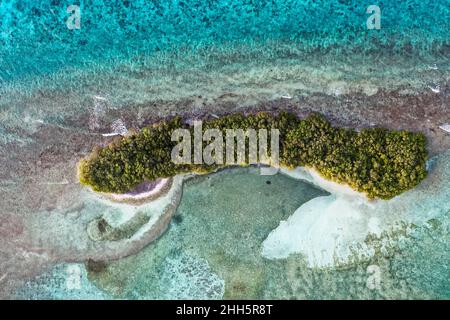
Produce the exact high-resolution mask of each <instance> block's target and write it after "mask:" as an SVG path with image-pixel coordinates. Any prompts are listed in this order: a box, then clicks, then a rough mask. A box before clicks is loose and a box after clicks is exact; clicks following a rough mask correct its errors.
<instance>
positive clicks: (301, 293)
mask: <svg viewBox="0 0 450 320" xmlns="http://www.w3.org/2000/svg"><path fill="white" fill-rule="evenodd" d="M268 181H269V182H270V184H269V183H268ZM324 194H325V193H324V192H322V191H320V190H318V189H316V188H314V187H312V186H311V185H309V184H307V183H304V182H301V181H297V180H293V179H290V178H287V177H285V176H281V175H276V176H272V177H264V176H260V175H259V174H258V172H257V171H255V170H252V169H250V170H248V169H234V170H227V171H224V172H221V173H219V174H214V175H210V176H205V177H200V178H197V179H195V180H191V181H189V182H188V183H186V185H185V187H184V195H183V200H182V203H181V204H180V206H179V208H178V211H177V215H176V217H175V218H174V219H173V221H172V223H171V225H170V228H169V230H168V231H167V232H166V234H164V235H163V236H162V237H161V238H160V239H159V240H157V241H156V242H154V243H152V244H150V245H148V246H147V247H146V248H145V249H143V250H142V251H141V252H139V253H138V254H136V255H134V256H130V257H128V258H125V259H121V260H118V261H114V262H110V263H108V264H107V265H106V266H104V268H103V269H102V270H100V271H98V270H97V271H95V272H94V271H86V269H85V266H84V265H82V264H79V265H59V266H56V267H55V268H54V269H53V270H52V271H51V272H49V273H47V274H44V275H42V276H40V277H38V278H37V279H36V280H34V281H32V282H29V283H28V284H27V285H26V286H25V287H24V288H22V290H21V291H20V292H19V293H18V297H20V298H27V299H42V298H47V299H80V298H82V299H105V298H108V299H111V298H115V299H221V298H226V299H240V298H241V299H242V298H246V299H252V298H253V299H282V298H283V299H449V298H450V282H449V275H450V269H449V263H448V262H449V261H448V248H449V245H450V237H449V231H450V229H449V228H450V225H449V224H448V221H449V217H450V216H449V215H450V212H448V213H447V214H446V215H444V216H442V217H440V218H439V219H436V220H433V221H431V222H430V223H428V224H426V225H425V226H422V227H420V228H417V229H416V230H414V231H413V232H412V233H411V235H410V236H409V237H408V238H405V239H403V240H401V241H400V242H399V243H398V246H396V248H395V249H393V250H392V252H390V253H387V254H383V255H376V256H375V257H374V258H372V259H370V260H368V261H364V262H361V263H358V264H351V265H349V266H346V267H333V268H325V269H315V268H308V267H307V266H306V264H305V261H304V260H303V258H302V257H301V256H298V255H293V256H290V257H289V258H288V259H282V260H267V259H265V258H263V257H262V256H261V243H262V241H263V240H264V239H265V238H266V237H267V235H268V234H269V232H270V231H271V230H272V229H273V228H275V227H276V226H277V225H278V223H279V221H280V220H282V219H286V218H287V217H288V216H289V215H290V214H291V213H292V212H293V211H294V210H295V209H296V208H297V207H298V206H299V205H301V204H302V203H304V202H306V201H308V200H309V199H312V198H314V197H316V196H321V195H324ZM74 268H78V269H79V270H80V271H78V272H79V279H80V280H79V284H80V285H79V287H77V288H70V287H69V288H68V283H69V284H70V281H71V277H73V273H74V272H73V269H74ZM374 274H375V276H376V277H379V278H377V279H378V280H377V281H375V282H374V285H371V283H372V282H371V279H372V278H373V277H374Z"/></svg>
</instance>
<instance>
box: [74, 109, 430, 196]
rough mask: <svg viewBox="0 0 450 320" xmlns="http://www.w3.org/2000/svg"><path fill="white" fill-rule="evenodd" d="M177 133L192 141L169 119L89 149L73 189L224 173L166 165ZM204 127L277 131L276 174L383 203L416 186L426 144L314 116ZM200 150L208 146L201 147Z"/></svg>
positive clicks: (111, 188)
mask: <svg viewBox="0 0 450 320" xmlns="http://www.w3.org/2000/svg"><path fill="white" fill-rule="evenodd" d="M180 128H183V129H187V130H189V132H190V133H191V135H190V137H191V139H192V141H194V140H193V139H194V129H193V126H192V125H189V124H187V123H184V122H183V121H182V119H181V118H179V117H176V118H173V119H170V120H166V121H163V122H160V123H156V124H154V125H152V126H149V127H146V128H143V129H142V130H140V131H138V132H133V133H131V134H129V135H127V136H126V137H119V138H116V139H115V140H114V141H113V142H112V143H111V144H109V145H108V146H106V147H104V148H95V149H94V150H93V152H92V153H91V154H90V155H89V156H87V157H86V158H85V159H82V160H81V161H80V163H79V178H80V181H81V183H82V184H84V185H88V186H90V187H92V188H93V190H95V191H99V192H109V193H110V192H114V193H124V192H127V191H129V190H131V189H133V188H134V187H136V186H137V185H139V184H140V183H142V182H143V181H145V180H154V179H157V178H161V177H170V176H174V175H176V174H179V173H187V172H205V173H207V172H212V171H214V170H217V169H218V168H220V167H224V166H225V165H224V164H194V163H183V164H177V163H174V162H173V161H172V158H171V153H172V150H173V148H174V147H175V146H177V145H178V144H179V142H180V141H172V133H173V132H174V130H176V129H180ZM211 128H215V129H219V130H220V131H221V132H223V133H224V136H225V131H226V129H243V130H247V129H255V130H259V129H268V131H269V135H270V129H278V130H279V160H280V165H281V166H282V167H288V168H294V167H297V166H306V167H310V168H314V169H315V170H317V171H318V172H319V173H320V174H321V175H323V176H324V177H325V178H327V179H329V180H333V181H336V182H339V183H345V184H348V185H349V186H351V187H352V188H353V189H355V190H357V191H360V192H363V193H365V194H367V196H368V197H369V198H380V199H390V198H392V197H394V196H396V195H399V194H401V193H402V192H404V191H406V190H408V189H411V188H413V187H414V186H416V185H417V184H418V183H419V182H420V181H421V180H423V179H424V178H425V176H426V174H427V172H426V160H427V151H426V139H425V137H424V135H423V134H420V133H413V132H408V131H393V130H386V129H381V128H369V129H362V130H360V131H356V130H353V129H346V128H337V127H334V126H332V125H331V124H330V122H328V121H327V120H326V119H325V118H324V117H323V116H322V115H320V114H317V113H313V114H311V115H310V116H308V117H307V118H305V119H299V118H298V117H297V116H296V115H294V114H291V113H286V112H283V113H280V114H279V115H272V114H269V113H258V114H253V115H248V116H245V115H243V114H231V115H227V116H223V117H221V118H218V119H215V118H214V119H205V120H204V121H203V126H202V130H203V132H204V131H205V130H207V129H211ZM246 139H247V143H248V137H247V138H246ZM203 145H204V146H207V145H208V142H206V141H203ZM223 152H224V153H225V150H224V151H223ZM269 154H270V150H269ZM224 156H225V155H224ZM248 160H249V158H248V156H247V157H246V158H245V161H244V162H240V163H239V165H243V166H245V165H248Z"/></svg>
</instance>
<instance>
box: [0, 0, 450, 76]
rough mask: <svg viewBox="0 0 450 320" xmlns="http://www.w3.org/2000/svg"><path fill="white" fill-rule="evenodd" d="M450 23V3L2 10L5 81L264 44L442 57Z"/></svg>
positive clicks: (314, 1) (342, 0) (99, 4)
mask: <svg viewBox="0 0 450 320" xmlns="http://www.w3.org/2000/svg"><path fill="white" fill-rule="evenodd" d="M70 4H76V5H79V6H80V13H81V16H80V18H81V20H80V29H73V30H70V29H69V28H68V27H67V25H66V21H67V19H68V18H69V16H70V13H67V12H66V9H67V6H68V5H70ZM369 5H378V6H379V7H380V9H381V29H380V30H368V29H367V27H366V20H367V18H368V17H369V16H370V14H367V13H366V9H367V7H368V6H369ZM449 21H450V1H449V0H435V1H423V0H407V1H403V0H402V1H400V0H398V1H392V0H391V1H386V0H385V1H380V0H379V1H374V0H362V1H361V0H327V1H320V0H271V1H257V0H164V1H162V0H133V1H131V0H124V1H122V0H85V1H75V0H42V1H33V0H1V1H0V81H9V80H15V79H20V78H21V77H23V76H33V75H43V74H47V73H50V72H54V71H57V70H60V69H61V68H64V67H67V66H71V67H74V66H75V67H82V66H83V65H86V64H88V63H94V64H95V63H113V62H112V61H113V60H115V59H122V58H127V59H128V58H135V59H139V57H141V56H145V55H148V54H151V53H154V52H157V51H165V50H168V51H177V50H178V51H177V52H181V54H182V51H179V50H180V48H185V49H186V50H195V49H199V48H204V47H208V46H215V47H217V46H219V47H220V46H223V47H227V48H230V47H231V48H233V46H235V45H236V44H239V43H240V44H242V43H244V44H248V45H249V46H254V45H255V43H264V42H266V41H283V42H288V43H291V44H292V46H295V47H299V48H301V50H305V51H313V50H322V51H329V50H333V51H336V52H337V53H340V52H346V53H348V52H355V51H358V52H361V51H373V50H383V51H389V52H391V51H392V52H397V53H400V54H417V55H424V54H433V53H436V54H441V55H442V54H446V53H448V50H449V47H448V46H449V44H450V28H449ZM276 55H277V53H276V52H274V56H276Z"/></svg>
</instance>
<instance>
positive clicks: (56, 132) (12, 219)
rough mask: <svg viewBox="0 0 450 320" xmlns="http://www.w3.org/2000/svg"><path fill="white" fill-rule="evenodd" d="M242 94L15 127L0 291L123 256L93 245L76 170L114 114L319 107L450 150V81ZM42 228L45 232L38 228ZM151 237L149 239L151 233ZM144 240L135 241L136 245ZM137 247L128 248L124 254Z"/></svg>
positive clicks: (1, 232) (6, 164)
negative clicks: (59, 266)
mask: <svg viewBox="0 0 450 320" xmlns="http://www.w3.org/2000/svg"><path fill="white" fill-rule="evenodd" d="M230 97H232V98H231V100H230ZM245 98H246V97H245V96H242V95H239V94H236V95H235V96H226V95H225V96H222V97H221V98H220V97H217V98H215V99H213V100H202V99H201V101H202V102H200V104H199V100H198V98H195V99H194V98H189V99H184V100H180V101H155V102H153V103H142V104H131V105H128V106H127V107H126V109H116V108H112V109H110V110H108V112H107V113H106V112H105V113H104V114H102V115H100V116H99V118H98V127H96V128H90V127H89V119H90V116H91V113H90V111H89V110H87V111H86V112H81V113H78V114H76V115H70V114H69V115H67V116H66V117H63V118H62V119H61V120H58V121H45V122H44V123H34V122H33V123H34V124H33V126H28V124H27V123H25V124H27V126H25V127H23V128H22V127H14V131H15V132H16V134H17V135H18V136H20V140H14V141H9V142H7V143H4V142H2V143H0V151H1V152H2V154H3V155H4V156H5V157H4V159H3V162H2V164H1V165H0V179H1V181H2V184H1V186H0V187H1V190H2V192H3V194H4V196H3V197H2V198H1V199H0V207H1V208H2V211H3V212H2V215H1V216H0V222H1V223H0V225H1V226H2V227H1V228H0V243H1V244H0V269H1V270H4V273H6V274H7V276H6V277H5V278H4V279H3V280H2V283H1V284H2V286H0V287H1V288H0V296H1V297H7V296H8V292H9V291H10V290H12V288H15V287H17V285H18V284H20V283H21V281H23V279H26V278H29V277H31V276H33V275H36V274H39V273H40V272H41V271H42V270H46V269H47V268H49V267H50V266H51V265H53V264H55V263H57V262H62V261H73V262H77V261H85V260H87V259H88V258H94V259H96V258H97V259H98V258H99V257H100V259H106V260H107V259H117V258H119V257H120V255H118V254H115V253H114V252H108V250H105V248H101V247H99V246H98V244H92V243H91V242H90V240H89V239H88V237H87V236H86V232H85V230H86V226H87V224H88V223H89V221H91V220H92V219H94V218H95V217H96V216H98V213H96V212H91V211H89V210H98V209H92V208H90V207H89V206H88V205H87V204H86V202H85V200H84V198H83V196H82V194H83V188H82V187H81V186H80V185H79V183H78V180H77V178H76V169H75V168H76V163H77V162H78V161H79V159H81V158H83V157H84V156H85V155H86V154H88V153H89V152H90V151H91V150H92V148H93V147H94V146H95V145H98V144H107V143H108V142H109V141H110V138H106V137H102V136H101V132H107V131H108V130H109V125H110V123H112V121H114V120H116V119H118V118H120V119H123V121H124V122H125V123H126V125H127V127H129V128H132V127H142V126H144V125H146V124H149V123H152V122H155V121H158V120H160V119H163V118H165V117H169V116H173V115H182V116H184V117H186V118H191V119H192V118H198V117H204V116H208V115H210V114H212V113H214V114H216V115H219V116H220V115H222V114H226V113H231V112H255V111H272V112H278V111H281V110H288V111H292V112H294V113H296V114H298V115H299V116H305V115H307V114H308V113H309V112H312V111H317V112H321V113H323V114H325V116H326V117H327V118H328V119H329V120H330V121H331V122H332V123H333V124H334V125H339V126H348V127H356V128H361V127H371V126H382V127H386V128H389V129H407V130H412V131H418V132H423V133H424V134H425V135H426V136H427V138H428V147H429V150H430V153H431V154H432V155H437V154H442V153H443V152H445V150H448V149H449V148H450V135H449V134H448V133H446V132H445V131H443V130H440V129H439V126H441V125H442V124H443V123H446V122H449V121H450V118H449V114H448V106H449V105H450V83H449V82H446V84H445V85H442V86H441V91H440V93H439V94H435V93H433V92H430V91H423V92H420V93H416V94H412V93H402V92H401V91H400V90H394V91H387V90H385V89H380V90H378V91H377V93H375V94H373V95H370V96H368V95H366V94H364V93H360V92H356V93H348V94H342V95H339V96H335V95H326V94H318V93H317V94H311V95H307V96H303V95H294V96H293V97H292V99H275V100H271V101H267V102H264V103H263V102H259V103H256V104H253V105H251V106H243V105H242V104H240V103H239V101H240V100H245ZM33 99H34V98H33ZM208 101H209V102H208ZM31 102H32V100H30V102H29V103H31ZM35 102H36V104H37V105H40V104H45V103H49V104H50V106H52V105H53V104H60V105H67V103H68V102H67V101H66V100H64V99H63V100H61V97H58V96H55V97H48V96H45V95H44V96H41V97H38V98H37V99H36V100H35ZM70 105H71V104H69V106H70ZM55 108H57V109H58V108H59V107H57V106H55ZM8 130H12V129H8ZM430 179H434V178H430ZM429 187H430V188H431V189H430V190H433V188H434V187H433V184H431V185H429ZM436 192H437V191H436ZM169 221H170V218H169V216H167V220H164V221H161V222H160V223H159V224H158V225H155V226H154V234H160V233H161V232H163V230H164V228H165V227H166V226H167V224H168V222H169ZM3 226H5V227H3ZM6 226H11V227H10V228H9V227H6ZM43 229H45V230H46V232H42V230H43ZM149 239H154V237H151V236H149ZM149 239H147V240H149ZM150 241H151V240H150ZM147 243H148V241H147ZM144 245H145V243H144V242H139V243H137V244H136V246H135V248H140V247H142V246H144ZM114 250H115V249H114ZM114 250H113V251H114ZM138 250H139V249H133V250H131V249H129V251H128V254H132V253H133V252H137V251H138ZM125 251H126V250H125ZM24 257H26V258H24ZM0 276H1V275H0Z"/></svg>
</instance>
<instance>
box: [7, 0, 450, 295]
mask: <svg viewBox="0 0 450 320" xmlns="http://www.w3.org/2000/svg"><path fill="white" fill-rule="evenodd" d="M73 2H75V3H74V4H79V5H80V9H81V11H80V12H81V16H80V18H81V20H80V22H81V25H80V29H74V30H70V29H69V28H68V27H67V25H66V20H67V19H68V17H69V15H70V14H69V13H67V12H66V8H67V6H68V5H70V4H73ZM372 4H375V5H378V6H379V7H380V9H381V29H380V30H368V29H367V27H366V20H367V18H368V17H369V16H370V14H367V13H366V9H367V7H368V6H369V5H372ZM449 21H450V0H435V1H423V0H405V1H400V0H398V1H392V0H390V1H387V0H384V1H376V2H375V1H372V0H362V1H358V0H322V1H318V0H268V1H258V0H220V1H219V0H215V1H214V0H185V1H183V0H85V1H83V0H82V1H72V0H42V1H31V0H0V119H1V121H0V142H1V143H2V145H1V147H5V150H6V152H8V150H9V149H8V144H9V143H11V144H14V143H20V148H21V150H22V149H23V150H25V153H26V154H33V155H34V154H37V151H36V150H38V149H39V150H40V148H38V146H36V143H35V140H34V134H35V132H38V130H40V129H41V125H42V127H45V126H46V125H50V126H53V125H67V126H68V128H69V129H70V130H73V132H74V134H75V133H77V132H82V131H83V130H88V129H87V127H89V133H90V134H97V135H99V134H100V133H104V132H106V131H107V130H108V128H109V127H108V126H109V124H110V123H111V122H112V121H114V120H116V119H117V117H119V116H118V115H117V113H114V112H112V111H116V110H117V109H120V111H121V112H122V113H121V115H120V116H121V117H122V116H123V118H124V122H126V124H127V126H128V125H129V122H127V121H126V120H127V116H129V114H127V112H128V111H129V112H130V114H133V112H135V113H137V114H138V115H137V118H139V117H140V115H139V114H140V112H141V111H143V112H142V113H143V114H145V115H149V119H153V118H158V117H161V116H166V115H168V114H172V113H177V112H182V111H180V110H179V109H178V107H180V104H179V103H180V102H184V101H185V100H183V99H186V98H188V99H191V100H193V101H194V103H193V104H190V105H189V106H190V107H192V109H195V110H194V111H197V109H201V108H202V106H206V107H207V106H208V105H211V104H214V105H216V104H217V103H218V101H219V102H223V101H225V102H227V103H228V102H229V103H230V105H231V106H232V107H235V106H238V105H239V106H240V104H241V103H242V104H243V105H246V106H249V105H254V104H257V102H267V101H268V100H270V99H276V98H280V96H287V95H291V96H294V97H295V98H299V99H300V100H301V98H302V97H304V96H305V95H308V94H310V93H311V92H314V93H317V92H319V93H320V94H324V95H331V96H332V97H335V96H337V95H339V94H341V93H345V92H347V91H348V92H350V93H352V92H364V93H367V94H373V93H374V92H377V91H378V90H383V89H388V90H387V92H388V95H389V92H390V91H395V90H397V89H404V88H408V90H409V89H410V91H408V92H413V93H415V91H414V90H413V88H416V87H418V88H420V89H421V90H424V89H425V90H428V91H429V89H430V86H431V87H436V85H438V84H440V85H441V86H442V87H444V85H446V84H447V83H448V79H450V78H449V74H450V72H449V70H450V59H449V56H450V27H449ZM31 84H32V85H31ZM350 89H351V90H350ZM96 96H102V97H103V98H101V99H103V100H98V99H97V98H95V97H96ZM223 96H225V98H224V99H222V100H220V99H219V98H218V97H223ZM234 96H237V97H238V98H233V97H234ZM93 97H94V100H93ZM348 98H349V99H350V98H351V97H350V96H349V97H348ZM388 98H389V97H388ZM96 99H97V100H96ZM227 99H228V100H227ZM401 99H402V98H401V97H400V98H398V97H397V98H396V100H395V99H394V100H393V102H392V105H393V108H395V103H398V102H399V101H400V100H401ZM437 99H440V97H439V96H437ZM442 99H444V98H443V96H442ZM167 101H169V102H170V104H169V105H170V108H166V107H167V106H166V105H164V103H165V102H167ZM389 101H390V100H389ZM442 101H444V100H442ZM163 102H164V103H163ZM319 102H320V101H319ZM158 103H161V107H160V105H159V104H158ZM380 103H381V102H380ZM389 103H390V102H389ZM381 104H382V103H381ZM130 106H131V107H134V106H143V108H142V110H141V109H139V111H136V109H133V110H132V108H131V107H130ZM363 107H364V105H363V104H362V106H361V108H363ZM182 110H184V111H189V112H192V110H191V109H187V108H186V109H182ZM203 111H205V110H203ZM206 111H208V110H206ZM395 111H396V110H394V112H395ZM111 113H112V114H113V115H111ZM78 116H79V117H80V119H81V120H78V119H79V118H77V117H78ZM408 116H409V115H408ZM413 116H415V115H413ZM71 118H76V119H77V120H76V121H74V122H70V121H66V120H67V119H71ZM147 120H148V119H147V118H145V119H139V121H143V122H145V121H147ZM442 120H445V119H442ZM78 121H86V122H89V124H86V123H79V122H78ZM102 121H103V123H102ZM97 122H99V123H100V124H98V123H97ZM68 123H70V125H69V124H68ZM101 126H103V127H101ZM437 130H438V129H437ZM64 138H65V136H64V135H62V136H61V137H60V139H64ZM82 140H83V138H81V139H80V141H81V142H80V141H78V140H77V141H75V142H73V143H74V144H77V143H78V144H83V141H82ZM49 141H51V142H49V143H51V144H52V145H45V146H42V148H48V149H49V150H52V148H56V149H57V150H59V149H58V148H59V147H60V146H59V145H58V144H56V145H55V144H54V141H57V140H53V139H49ZM61 145H62V146H63V147H64V146H65V145H64V144H61ZM39 147H41V146H39ZM84 147H85V146H80V148H79V149H80V150H81V149H83V148H84ZM59 151H61V150H59ZM86 152H87V151H86ZM63 153H64V151H61V153H60V154H63ZM79 157H80V155H76V156H73V155H70V157H69V156H68V158H70V159H71V161H72V162H73V163H74V164H75V163H76V162H77V161H78V160H79ZM61 158H63V160H61V159H59V158H58V157H57V156H55V159H54V161H55V162H57V164H60V162H58V161H65V162H67V161H66V157H63V156H61ZM61 168H63V169H61ZM61 168H59V167H58V166H55V168H54V170H55V174H56V173H58V174H60V175H61V176H64V174H65V171H66V170H67V168H66V167H63V166H61ZM70 168H72V167H70ZM63 171H64V174H63V173H61V172H63ZM10 174H11V176H14V175H15V174H16V172H14V171H12V172H11V173H10ZM58 174H56V175H57V176H58ZM41 178H42V177H41ZM42 179H43V180H45V179H44V178H42ZM267 181H270V184H269V183H267ZM42 192H45V191H42ZM322 194H323V192H322V191H320V190H317V189H315V188H313V187H311V186H310V185H308V184H305V183H303V182H298V181H295V180H292V179H289V178H287V177H284V176H280V175H277V176H274V177H269V178H267V177H261V176H259V175H257V174H254V173H252V172H249V171H245V170H244V169H242V170H238V171H231V172H228V171H227V172H226V173H225V172H222V173H219V174H216V175H211V176H208V177H202V178H199V179H196V180H192V181H190V182H188V183H187V184H186V186H185V192H184V196H183V199H182V203H181V205H180V207H179V208H178V213H177V217H176V218H175V219H174V220H173V221H172V223H171V225H170V228H169V230H168V231H167V232H166V233H165V234H164V235H163V236H162V237H161V238H160V239H159V240H158V241H156V242H155V243H152V244H150V245H148V246H147V247H146V248H145V249H144V250H142V251H141V252H139V253H138V254H136V255H134V256H131V257H128V258H125V259H122V260H119V261H115V262H111V263H108V265H107V266H106V267H105V269H104V270H102V271H100V272H92V271H88V270H86V268H85V265H84V264H82V263H80V264H65V263H63V264H60V265H57V266H56V267H54V268H53V269H52V270H50V271H48V272H46V273H44V274H42V275H41V276H39V277H37V278H36V279H33V280H31V281H30V282H28V283H27V284H26V285H25V286H24V287H23V288H21V289H20V290H19V291H18V293H17V297H20V298H30V299H47V298H49V299H79V298H90V299H104V298H105V299H107V298H125V299H145V298H158V299H162V298H164V299H169V298H199V299H203V298H214V299H218V298H288V299H289V298H301V299H324V298H340V299H348V298H363V299H365V298H367V299H370V298H376V299H383V298H385V299H386V298H387V299H389V298H420V299H427V298H430V299H436V298H444V299H450V281H449V279H450V271H449V266H450V261H449V256H450V254H449V248H450V238H449V233H450V232H449V231H450V229H449V228H450V227H449V224H448V221H449V218H450V217H449V214H450V213H447V214H446V215H443V216H440V217H439V218H438V219H436V220H435V221H432V222H430V223H429V224H427V225H425V226H419V227H417V228H416V229H415V230H414V232H413V233H412V234H411V235H410V236H409V237H408V238H407V239H403V240H401V241H399V242H398V243H397V244H396V246H395V248H394V249H392V252H388V253H384V254H383V255H376V256H375V257H374V258H371V259H370V260H367V261H363V262H359V263H354V264H351V265H349V266H346V267H336V268H328V269H322V270H321V269H315V268H310V267H308V266H307V263H306V262H305V260H304V259H303V257H301V256H290V257H289V258H287V259H282V260H267V259H264V258H263V257H262V256H261V254H260V251H261V250H260V249H261V243H262V241H263V240H264V239H265V238H266V237H267V235H268V234H269V232H270V231H271V230H273V229H274V228H276V227H277V226H278V224H279V222H280V220H285V219H287V218H288V217H289V216H290V215H291V214H292V213H293V212H294V211H295V209H297V208H298V207H299V206H300V205H301V204H303V203H304V202H306V201H308V200H310V199H312V198H314V197H317V196H319V195H322ZM41 196H43V195H42V194H37V195H36V198H39V197H41ZM70 196H71V195H70ZM70 196H69V197H70ZM45 197H48V198H50V199H52V201H54V202H57V203H58V204H59V205H61V207H62V208H66V204H65V203H64V201H66V200H59V198H58V197H61V195H60V194H57V193H55V194H52V193H50V194H46V195H45ZM80 205H83V204H82V203H81V204H80ZM418 205H419V204H418ZM437 207H439V208H445V204H441V203H439V204H437ZM447 208H448V206H447ZM39 210H40V209H39V208H36V209H35V211H36V212H33V210H28V209H27V212H26V214H29V215H35V214H36V213H38V211H39ZM26 214H25V213H24V216H26ZM76 222H78V223H79V221H76ZM33 227H36V226H33ZM78 227H79V228H78V229H77V230H82V228H81V227H80V226H78ZM36 228H40V225H39V226H38V227H36ZM36 232H45V230H44V229H43V230H38V231H36ZM64 232H66V231H64V230H62V231H61V233H62V234H63V233H64ZM61 238H70V239H71V237H65V236H64V234H63V235H62V236H61ZM52 245H54V244H49V248H50V249H49V250H50V251H51V248H52V247H51V246H52ZM374 270H375V271H374ZM374 272H375V273H377V275H378V276H379V280H380V282H379V283H378V284H377V286H376V288H372V287H371V286H370V285H368V281H370V279H373V278H371V276H373V274H374ZM74 277H75V278H74ZM77 279H79V280H80V281H79V283H78V282H77V281H78V280H77ZM73 281H75V283H74V282H73ZM68 283H69V287H70V288H69V287H68Z"/></svg>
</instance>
